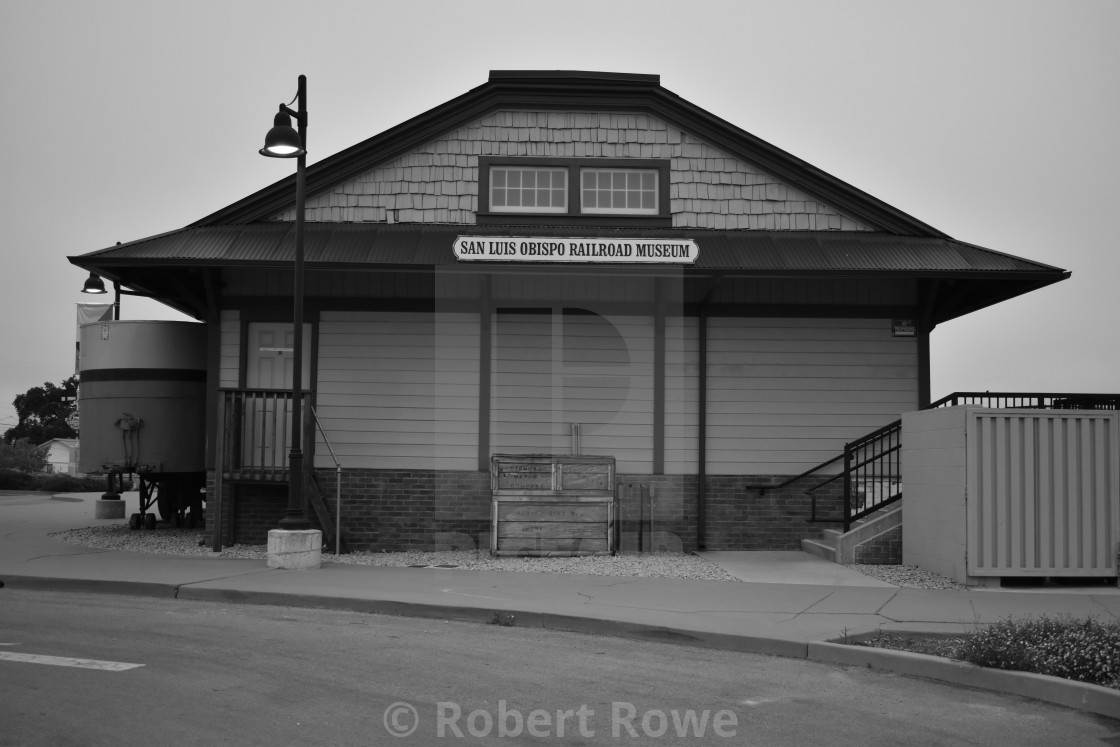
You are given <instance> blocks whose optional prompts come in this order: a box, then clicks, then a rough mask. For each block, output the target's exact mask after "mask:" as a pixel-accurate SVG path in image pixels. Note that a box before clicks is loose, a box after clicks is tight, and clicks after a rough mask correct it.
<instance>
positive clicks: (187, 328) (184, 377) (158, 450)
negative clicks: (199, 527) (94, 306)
mask: <svg viewBox="0 0 1120 747" xmlns="http://www.w3.org/2000/svg"><path fill="white" fill-rule="evenodd" d="M78 350H79V355H78V368H79V371H80V386H79V389H78V417H79V428H80V437H81V452H80V457H79V469H81V471H83V472H105V471H108V470H109V469H114V468H118V469H123V470H124V471H126V472H139V473H144V472H152V473H173V472H200V471H202V470H204V469H205V461H204V459H205V446H206V325H204V324H196V323H193V322H164V321H117V322H95V323H93V324H83V325H82V326H81V329H80V333H79V349H78Z"/></svg>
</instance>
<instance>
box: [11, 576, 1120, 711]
mask: <svg viewBox="0 0 1120 747" xmlns="http://www.w3.org/2000/svg"><path fill="white" fill-rule="evenodd" d="M0 581H2V582H3V583H4V584H5V585H6V586H7V587H8V588H12V589H27V590H38V591H71V592H87V593H99V594H120V595H125V596H146V597H166V598H172V599H181V600H186V601H200V602H219V603H227V604H259V605H271V606H284V607H302V608H311V609H331V610H340V611H348V612H362V613H368V614H381V615H393V616H395V617H414V618H421V619H440V620H455V621H458V622H475V623H487V624H498V625H501V624H506V623H504V622H499V616H503V617H504V616H512V626H513V627H522V628H531V627H537V628H543V629H546V630H557V631H563V632H570V633H586V634H592V635H603V636H610V637H614V638H625V639H630V640H640V641H653V642H657V643H670V644H675V645H680V646H691V647H695V648H706V649H715V650H722V651H737V652H740V653H751V654H764V655H770V656H781V657H784V658H789V659H807V660H809V661H816V662H820V663H824V664H838V665H843V666H858V667H868V668H873V669H881V670H884V671H889V672H895V673H897V674H902V675H906V676H909V677H922V678H925V679H931V680H937V681H940V682H947V683H950V684H954V685H961V686H965V687H975V688H980V689H983V690H993V691H995V692H1001V693H1005V694H1008V695H1017V696H1020V697H1024V698H1032V699H1034V700H1041V701H1044V702H1048V703H1054V704H1055V705H1060V706H1064V707H1067V708H1072V709H1075V710H1079V711H1086V712H1089V713H1094V714H1097V715H1100V716H1106V717H1109V718H1113V719H1120V690H1114V689H1112V688H1107V687H1102V686H1100V685H1090V684H1086V683H1083V682H1076V681H1073V680H1066V679H1062V678H1060V677H1050V676H1047V675H1042V674H1033V673H1029V672H1011V671H1005V670H1000V669H988V668H985V667H978V666H976V665H974V664H968V663H966V662H961V661H953V660H951V659H944V658H941V657H938V656H929V655H926V654H916V653H911V652H909V651H892V650H888V649H879V648H871V647H868V646H852V645H847V644H841V643H833V642H830V641H809V642H803V641H793V640H784V639H779V638H761V637H756V636H738V635H731V634H726V633H706V632H702V631H695V630H683V629H679V628H669V627H664V626H659V625H645V624H642V623H633V622H623V621H617V620H604V619H601V618H591V617H579V616H576V615H560V614H554V613H549V612H535V611H528V610H516V609H494V608H488V607H457V606H452V605H438V604H427V603H422V602H400V601H393V600H387V599H359V598H355V597H327V596H314V595H309V594H301V595H294V594H285V593H281V592H264V591H238V590H235V589H205V588H204V589H196V588H192V587H191V586H190V585H189V584H188V585H183V586H178V587H176V586H174V585H171V584H158V583H150V582H143V581H100V580H90V579H73V578H48V577H43V576H10V575H5V576H4V577H3V578H0ZM505 619H508V617H506V618H505ZM911 632H914V631H911Z"/></svg>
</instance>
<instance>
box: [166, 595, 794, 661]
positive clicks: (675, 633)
mask: <svg viewBox="0 0 1120 747" xmlns="http://www.w3.org/2000/svg"><path fill="white" fill-rule="evenodd" d="M176 598H178V599H186V600H194V601H203V602H226V603H233V604H266V605H274V606H284V607H306V608H312V609H332V610H344V611H347V612H364V613H370V614H380V615H393V616H396V617H417V618H424V619H432V618H436V619H442V620H455V621H457V622H480V623H488V624H502V623H498V622H495V620H496V617H497V616H498V615H502V616H511V617H512V624H511V627H518V628H543V629H545V630H557V631H563V632H566V633H587V634H592V635H604V636H610V637H612V638H628V639H632V640H641V641H654V642H658V643H673V644H677V645H682V646H692V647H696V648H710V649H717V650H722V651H739V652H741V653H750V654H768V655H771V656H784V657H787V658H792V659H804V658H805V656H806V651H807V649H806V644H805V643H804V642H803V641H792V640H782V639H776V638H759V637H755V636H737V635H728V634H725V633H705V632H700V631H694V630H685V629H681V628H670V627H665V626H661V625H645V624H643V623H634V622H622V621H617V620H604V619H602V618H595V617H580V616H578V615H562V614H556V613H552V612H539V611H534V610H521V609H509V608H501V609H498V608H492V607H457V606H454V605H439V604H427V603H424V602H399V601H393V600H388V599H358V598H351V597H326V596H322V597H320V596H314V595H307V594H303V595H298V596H296V595H291V594H285V593H282V592H269V591H238V590H232V589H195V588H192V587H191V586H182V587H180V588H179V591H178V594H176Z"/></svg>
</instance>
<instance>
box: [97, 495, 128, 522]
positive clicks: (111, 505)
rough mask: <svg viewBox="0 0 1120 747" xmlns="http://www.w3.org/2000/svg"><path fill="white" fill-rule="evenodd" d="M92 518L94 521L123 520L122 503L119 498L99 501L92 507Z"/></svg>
mask: <svg viewBox="0 0 1120 747" xmlns="http://www.w3.org/2000/svg"><path fill="white" fill-rule="evenodd" d="M93 518H95V519H123V518H124V501H122V500H121V499H120V498H116V499H109V500H106V499H99V500H98V501H97V502H96V503H95V504H94V507H93Z"/></svg>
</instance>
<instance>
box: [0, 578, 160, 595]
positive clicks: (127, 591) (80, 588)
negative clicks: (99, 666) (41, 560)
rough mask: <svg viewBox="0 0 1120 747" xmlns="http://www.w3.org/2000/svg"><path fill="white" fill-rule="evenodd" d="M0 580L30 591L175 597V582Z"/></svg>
mask: <svg viewBox="0 0 1120 747" xmlns="http://www.w3.org/2000/svg"><path fill="white" fill-rule="evenodd" d="M0 581H2V582H3V583H4V585H5V586H6V587H7V588H10V589H26V590H28V591H77V592H87V593H90V594H119V595H121V596H126V597H168V598H170V599H174V598H175V585H174V584H160V583H155V582H151V581H102V580H100V579H89V578H55V577H53V576H13V575H9V574H5V575H4V576H3V577H0Z"/></svg>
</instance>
